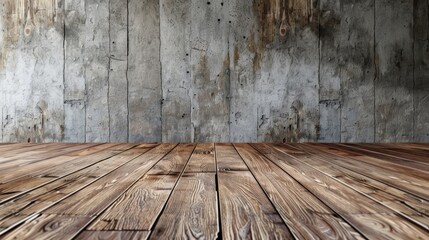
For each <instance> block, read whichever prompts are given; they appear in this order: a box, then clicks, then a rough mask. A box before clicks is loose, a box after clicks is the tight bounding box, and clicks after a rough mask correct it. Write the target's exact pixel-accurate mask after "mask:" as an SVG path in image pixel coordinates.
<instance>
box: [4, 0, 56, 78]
mask: <svg viewBox="0 0 429 240" xmlns="http://www.w3.org/2000/svg"><path fill="white" fill-rule="evenodd" d="M2 1H4V2H3V4H4V5H3V8H4V10H3V16H2V21H3V29H2V31H3V41H2V42H3V44H2V46H1V52H0V70H2V69H3V68H4V67H5V64H6V60H7V54H8V52H9V51H10V49H11V48H13V47H14V45H15V44H16V43H17V42H18V41H19V39H20V38H21V37H24V38H29V37H31V35H32V33H33V30H34V28H35V27H40V26H45V27H50V26H53V24H54V23H55V21H56V17H57V12H56V11H57V7H56V6H57V1H58V0H2Z"/></svg>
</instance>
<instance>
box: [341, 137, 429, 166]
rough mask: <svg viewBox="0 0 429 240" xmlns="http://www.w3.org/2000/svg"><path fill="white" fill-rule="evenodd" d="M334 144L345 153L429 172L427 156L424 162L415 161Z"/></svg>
mask: <svg viewBox="0 0 429 240" xmlns="http://www.w3.org/2000/svg"><path fill="white" fill-rule="evenodd" d="M333 146H335V147H336V148H338V149H341V150H342V151H344V152H345V153H351V154H356V155H362V156H365V159H368V160H370V159H371V160H374V159H375V160H374V163H380V164H383V163H384V162H387V164H385V165H388V164H391V163H392V164H395V165H400V167H399V168H411V169H414V170H418V171H426V172H429V160H428V159H425V158H423V159H424V162H421V161H414V160H412V159H407V158H402V157H396V156H390V155H386V154H382V153H378V152H374V151H368V150H365V149H360V148H354V147H351V146H347V145H341V144H334V145H333Z"/></svg>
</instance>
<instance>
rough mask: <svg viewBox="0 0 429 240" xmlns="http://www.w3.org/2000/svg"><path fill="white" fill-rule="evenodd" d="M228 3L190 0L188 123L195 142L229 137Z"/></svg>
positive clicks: (218, 140)
mask: <svg viewBox="0 0 429 240" xmlns="http://www.w3.org/2000/svg"><path fill="white" fill-rule="evenodd" d="M228 7H229V1H224V0H211V1H210V2H206V1H200V0H192V1H191V19H192V21H191V32H192V34H191V37H190V38H191V78H192V87H191V105H192V109H191V123H192V126H193V129H192V130H193V131H192V132H193V140H194V141H196V142H225V141H229V114H230V111H229V109H230V108H229V105H230V103H229V101H230V99H229V91H230V90H229V84H230V82H229V81H230V79H229V65H230V56H229V49H228V34H229V31H228V29H229V23H228ZM208 119H210V120H209V121H207V120H208Z"/></svg>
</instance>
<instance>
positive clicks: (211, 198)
mask: <svg viewBox="0 0 429 240" xmlns="http://www.w3.org/2000/svg"><path fill="white" fill-rule="evenodd" d="M197 147H198V149H197V148H195V150H194V153H196V155H195V156H194V154H192V156H191V158H190V159H189V162H188V164H190V163H191V161H195V162H199V160H201V159H204V158H205V156H204V155H205V154H204V153H207V152H208V153H210V152H211V151H213V150H212V145H211V144H201V145H200V146H198V145H197ZM201 153H203V154H201ZM213 162H214V159H213ZM193 165H194V166H198V165H195V163H193ZM188 166H189V165H187V167H186V168H185V171H184V172H183V173H182V174H180V179H179V180H178V182H177V185H176V186H175V187H174V190H173V192H172V193H171V196H170V198H169V200H168V202H167V204H166V206H165V208H164V210H163V211H162V213H161V214H160V216H159V219H158V221H157V222H156V224H155V226H154V227H153V230H152V232H151V235H150V237H149V238H150V239H163V238H166V237H174V238H191V239H195V238H204V239H206V238H207V239H214V238H217V237H218V234H219V222H218V221H219V220H218V217H219V216H218V209H217V206H218V203H217V191H216V179H215V178H216V173H215V172H210V173H208V172H202V171H205V170H206V168H195V167H191V168H188ZM198 170H200V171H201V172H198ZM155 172H156V171H155ZM179 205H180V206H181V207H180V208H178V207H177V206H179ZM172 219H174V220H173V222H171V220H172Z"/></svg>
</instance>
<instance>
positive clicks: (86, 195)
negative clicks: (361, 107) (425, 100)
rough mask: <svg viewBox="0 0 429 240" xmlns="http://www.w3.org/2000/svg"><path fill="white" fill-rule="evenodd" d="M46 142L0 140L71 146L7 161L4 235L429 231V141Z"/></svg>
mask: <svg viewBox="0 0 429 240" xmlns="http://www.w3.org/2000/svg"><path fill="white" fill-rule="evenodd" d="M36 146H37V145H31V144H10V146H5V145H0V156H1V151H2V150H5V151H6V152H9V151H10V152H15V153H16V155H21V154H22V155H21V156H23V157H24V159H25V158H28V159H30V158H31V155H32V154H34V159H38V158H40V157H41V156H45V155H46V154H50V153H51V154H58V153H60V152H63V153H64V155H62V156H57V157H53V158H49V159H47V160H41V161H39V162H40V164H41V163H43V162H45V161H46V163H50V164H47V165H46V166H44V167H42V165H38V166H39V168H38V169H37V170H36V171H35V172H34V173H33V172H31V169H30V168H28V167H27V166H31V165H34V166H36V165H37V164H39V162H37V161H36V162H34V163H29V164H27V165H23V166H22V168H23V169H27V170H28V171H30V172H20V167H19V164H15V166H13V167H12V165H10V166H9V165H7V169H6V168H5V169H2V167H1V166H2V165H0V172H3V173H7V174H13V172H15V171H16V172H17V173H18V176H19V177H18V178H16V179H13V180H11V181H8V182H5V183H1V184H0V239H33V238H37V239H72V238H77V239H147V238H150V239H165V238H166V239H170V238H175V239H176V238H179V239H216V238H222V239H235V238H239V239H259V238H263V239H427V238H429V220H428V219H429V200H428V196H427V193H428V190H427V189H426V188H427V187H426V185H427V184H426V182H427V171H425V170H423V169H417V165H415V166H414V167H412V166H411V165H410V163H413V164H422V165H424V164H425V162H424V159H425V158H427V157H426V154H427V153H428V152H429V145H428V144H421V143H401V144H374V145H371V144H370V145H368V144H354V145H345V144H343V145H337V144H312V143H306V144H298V143H296V144H269V143H265V144H262V143H251V144H236V143H234V144H231V143H219V144H213V143H198V144H195V143H193V144H191V143H190V144H187V143H182V144H175V143H164V144H158V143H144V144H100V145H95V146H94V145H91V144H65V145H62V144H52V146H51V145H41V146H43V147H41V148H40V149H38V148H37V147H36ZM76 146H81V147H82V150H77V151H68V150H65V149H68V148H74V147H76ZM84 146H86V147H87V148H85V147H84ZM35 147H36V148H35ZM25 149H28V151H27V152H26V151H25ZM69 150H70V149H69ZM25 153H27V154H25ZM394 153H397V154H394ZM414 157H417V158H414ZM7 158H15V157H14V155H13V154H12V155H8V157H7ZM55 159H56V160H55ZM15 161H20V159H16V160H11V161H8V162H5V164H9V163H11V164H12V163H14V162H15ZM50 165H52V166H50ZM3 166H6V165H3ZM411 169H414V171H411ZM0 176H1V175H0Z"/></svg>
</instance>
